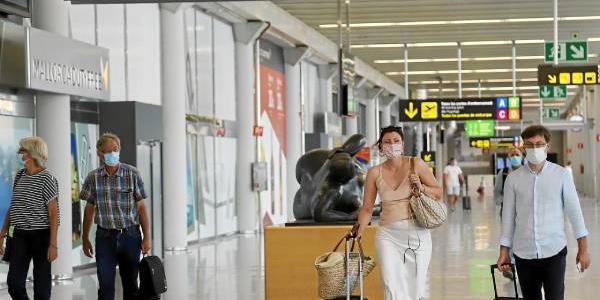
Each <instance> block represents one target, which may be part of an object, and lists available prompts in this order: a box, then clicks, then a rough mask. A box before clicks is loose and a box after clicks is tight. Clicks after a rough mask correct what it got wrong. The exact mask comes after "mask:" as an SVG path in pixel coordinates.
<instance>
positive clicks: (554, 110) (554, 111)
mask: <svg viewBox="0 0 600 300" xmlns="http://www.w3.org/2000/svg"><path fill="white" fill-rule="evenodd" d="M543 117H544V119H559V118H560V109H559V108H558V107H547V108H544V110H543Z"/></svg>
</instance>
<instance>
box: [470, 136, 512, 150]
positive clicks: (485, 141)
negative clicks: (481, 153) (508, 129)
mask: <svg viewBox="0 0 600 300" xmlns="http://www.w3.org/2000/svg"><path fill="white" fill-rule="evenodd" d="M469 145H470V146H471V148H480V149H488V148H512V147H519V146H520V145H521V137H520V136H512V137H510V136H509V137H506V136H495V137H471V138H469Z"/></svg>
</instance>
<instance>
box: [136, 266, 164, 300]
mask: <svg viewBox="0 0 600 300" xmlns="http://www.w3.org/2000/svg"><path fill="white" fill-rule="evenodd" d="M139 274H140V294H141V297H140V299H143V300H150V299H151V300H158V299H160V295H161V294H162V293H164V292H166V291H167V277H166V275H165V269H164V266H163V263H162V261H161V260H160V258H159V257H158V256H155V255H150V256H144V258H142V260H141V261H140V266H139Z"/></svg>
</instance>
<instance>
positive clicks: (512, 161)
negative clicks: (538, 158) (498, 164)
mask: <svg viewBox="0 0 600 300" xmlns="http://www.w3.org/2000/svg"><path fill="white" fill-rule="evenodd" d="M522 160H523V159H522V158H521V157H520V156H512V157H511V158H510V164H511V165H512V166H513V167H518V166H520V165H521V161H522Z"/></svg>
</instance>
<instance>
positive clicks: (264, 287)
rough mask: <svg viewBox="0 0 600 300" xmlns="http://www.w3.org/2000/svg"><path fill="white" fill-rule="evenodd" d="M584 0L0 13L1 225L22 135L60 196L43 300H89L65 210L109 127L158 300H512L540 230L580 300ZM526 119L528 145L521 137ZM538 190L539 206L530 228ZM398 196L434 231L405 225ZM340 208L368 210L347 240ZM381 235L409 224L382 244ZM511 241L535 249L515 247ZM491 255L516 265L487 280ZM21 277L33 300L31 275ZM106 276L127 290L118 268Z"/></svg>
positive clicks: (45, 6)
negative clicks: (38, 148) (34, 144)
mask: <svg viewBox="0 0 600 300" xmlns="http://www.w3.org/2000/svg"><path fill="white" fill-rule="evenodd" d="M599 4H600V2H598V0H521V1H515V0H507V1H496V0H419V1H414V0H272V1H251V0H250V1H228V0H225V1H205V0H197V1H194V0H189V1H185V2H174V1H172V0H169V1H165V0H162V1H161V0H67V1H65V0H0V28H1V29H0V224H1V223H2V222H4V219H5V218H6V216H7V212H8V211H9V208H10V207H11V201H13V199H17V197H15V198H13V187H14V186H13V183H14V182H16V181H18V180H19V179H18V178H17V179H16V178H15V177H16V174H17V172H18V171H19V169H20V168H22V166H21V163H22V161H21V159H20V158H19V156H17V152H19V153H21V152H22V145H20V141H21V140H22V139H23V138H26V137H31V136H38V137H41V138H42V139H43V140H44V141H45V143H46V144H47V148H48V160H47V166H46V167H47V169H48V171H49V172H50V173H51V174H52V175H53V176H54V177H55V178H56V180H57V182H58V195H59V196H58V209H59V211H60V225H59V226H58V231H57V245H55V246H54V245H52V246H53V247H54V248H56V249H57V250H56V251H57V259H56V260H54V261H53V262H52V270H51V274H52V299H60V300H63V299H98V288H99V281H98V276H97V266H96V259H95V257H88V256H86V255H84V251H83V248H84V245H85V240H86V239H85V235H86V233H85V229H84V226H83V224H84V212H85V210H86V205H88V204H89V203H88V202H86V201H85V200H81V198H85V197H84V196H85V191H84V190H83V189H84V182H86V177H87V176H88V174H90V172H92V171H93V170H95V169H97V168H102V169H104V168H105V167H106V166H105V164H106V163H107V162H106V161H105V158H104V156H102V155H101V153H100V152H99V151H98V150H99V149H97V148H96V147H97V145H96V142H97V141H98V139H99V138H100V137H101V136H102V134H104V133H106V132H110V133H113V134H116V135H117V136H118V137H119V138H120V145H119V151H120V160H119V165H120V164H129V165H132V166H134V167H135V168H137V170H138V173H137V174H139V176H140V177H141V181H142V182H143V188H144V190H145V194H146V195H145V196H146V197H145V199H144V203H145V209H146V211H147V214H148V222H149V223H148V227H149V228H148V233H147V234H146V232H145V231H144V239H146V238H148V239H149V240H150V241H151V242H150V246H151V249H150V251H149V253H148V254H149V255H150V256H156V257H158V258H160V260H161V261H162V267H164V273H165V277H166V283H167V289H166V291H164V292H163V293H161V295H160V299H168V300H171V299H173V300H175V299H176V300H180V299H219V300H221V299H223V300H230V299H231V300H233V299H268V300H271V299H273V300H279V299H303V300H305V299H350V298H346V297H347V293H348V291H347V290H348V289H350V290H352V291H351V292H350V293H351V294H352V295H354V296H359V295H360V294H361V287H362V294H363V295H364V299H369V300H378V299H380V300H415V299H423V300H459V299H461V300H462V299H478V300H479V299H495V297H496V299H500V297H508V298H502V299H523V290H525V292H526V293H527V291H528V290H526V289H524V288H522V282H523V281H524V280H527V279H526V278H527V277H526V275H524V274H525V273H522V271H521V270H524V269H519V268H521V267H522V268H525V262H524V261H526V260H531V261H533V260H539V259H542V258H547V257H549V256H548V255H542V257H540V255H541V253H546V251H545V250H546V249H547V247H550V246H548V243H549V242H548V243H547V241H548V240H552V241H554V242H556V240H558V241H559V242H557V243H564V240H566V245H567V246H566V247H567V254H566V260H565V261H566V266H565V267H564V269H565V271H564V272H565V276H564V287H565V290H564V299H568V300H591V299H597V298H596V297H598V293H600V286H598V282H600V267H599V266H600V238H598V236H599V234H600V210H599V204H600V178H599V177H600V127H596V122H597V121H596V118H599V117H600V104H596V101H600V88H599V87H600V73H599V69H598V64H599V57H598V56H599V55H600V5H599ZM536 125H541V126H543V128H545V130H547V131H544V132H542V133H540V132H541V131H537V133H536V134H537V135H534V137H536V136H537V137H541V138H542V141H541V142H539V141H538V142H532V139H531V138H532V137H531V136H528V135H527V133H525V134H523V135H522V133H523V132H524V130H525V129H527V128H532V127H530V126H536ZM533 128H538V127H533ZM398 133H401V135H399V134H398ZM543 133H547V134H548V135H547V136H545V135H544V134H543ZM392 135H394V136H397V137H399V138H400V140H390V136H392ZM386 137H387V138H386ZM379 140H381V144H377V142H378V141H379ZM540 143H541V144H540ZM538 150H539V151H538ZM540 155H543V157H542V158H541V159H540ZM409 157H415V158H416V159H414V160H412V159H409ZM409 162H414V165H413V164H411V166H413V167H414V168H416V169H415V170H416V171H415V172H416V174H417V176H416V177H417V181H418V182H417V183H414V182H413V178H412V177H411V175H410V174H412V172H411V171H410V167H409ZM538 165H540V166H543V168H542V169H540V170H537V171H536V169H535V166H538ZM396 167H397V168H396ZM532 168H533V169H532ZM550 168H554V169H551V170H554V171H553V172H561V173H560V174H568V175H565V176H564V177H560V176H554V175H553V174H555V173H552V175H548V174H549V172H550ZM457 170H458V171H457ZM545 170H548V171H547V172H546V173H545V174H544V171H545ZM388 172H391V173H388ZM512 172H515V173H514V174H512ZM367 174H369V176H367ZM519 175H520V176H522V177H526V176H531V178H534V179H532V181H531V185H528V184H527V182H526V181H524V180H523V181H520V182H519V179H517V178H519V177H518V176H519ZM544 175H545V177H544ZM373 177H377V179H374V178H373ZM549 177H553V178H549ZM558 177H560V178H561V179H557V178H558ZM527 178H529V177H527ZM544 178H545V179H544ZM403 179H405V181H403ZM527 180H529V179H527ZM538 180H555V181H557V180H562V181H561V183H562V188H560V189H558V188H557V189H556V190H557V191H558V192H556V193H553V192H549V189H552V188H554V187H551V186H550V185H549V184H548V183H546V184H544V183H542V182H538ZM388 182H390V183H388ZM391 183H394V184H391ZM505 183H506V184H505ZM15 184H16V183H15ZM394 186H397V187H396V188H395V189H394V188H393V187H394ZM401 187H402V188H401ZM571 187H572V188H571ZM373 188H376V189H377V190H376V191H375V190H374V189H373ZM388 188H389V191H388V192H385V191H384V189H388ZM405 188H406V190H407V191H408V192H407V195H408V197H407V198H406V202H405V203H406V206H402V207H404V208H403V209H405V210H406V212H408V215H409V217H408V218H407V219H401V220H400V219H398V220H396V221H393V220H392V221H393V222H391V221H390V219H391V217H390V216H393V215H394V213H398V210H396V211H394V209H396V208H397V207H401V205H404V204H397V203H396V204H394V205H398V206H393V205H392V204H390V203H391V202H393V201H396V199H392V200H393V201H391V202H390V201H388V200H390V199H389V198H387V197H390V196H389V195H391V194H393V193H398V192H399V191H402V190H403V189H405ZM517 188H522V189H524V190H526V192H519V191H517V190H515V189H517ZM541 189H546V190H545V191H543V190H541ZM432 190H434V192H432ZM506 190H509V191H510V192H509V193H505V191H506ZM513 190H514V192H513ZM378 191H379V192H378ZM436 191H439V194H436ZM571 191H572V193H570V192H571ZM511 193H512V194H511ZM432 195H433V196H432ZM435 195H438V196H435ZM507 195H513V196H507ZM540 195H541V196H540ZM383 198H386V199H385V200H384V199H383ZM436 199H437V200H436ZM547 199H558V201H562V202H560V205H557V206H552V207H556V209H559V210H560V213H559V214H558V218H555V219H552V220H551V221H548V219H549V218H550V217H549V215H551V213H553V212H551V211H550V210H551V208H549V207H550V206H547V205H550V204H545V203H544V200H546V201H550V200H547ZM416 201H421V202H423V203H426V204H427V205H434V206H435V205H439V206H435V207H434V208H435V209H434V208H430V209H429V210H425V212H424V213H429V214H433V215H435V216H436V217H437V216H441V217H440V218H441V221H440V222H439V223H436V224H434V225H431V224H430V223H427V222H425V221H422V220H423V219H422V218H425V217H422V215H421V214H420V212H419V209H423V208H419V207H417V206H416V205H413V203H414V202H416ZM428 201H429V202H428ZM432 203H433V204H432ZM505 204H506V205H505ZM363 205H364V206H363ZM395 207H396V208H395ZM432 207H433V206H432ZM386 208H387V209H386ZM503 209H504V210H505V211H502V210H503ZM563 209H564V213H563ZM507 211H508V212H507ZM529 211H533V213H532V214H531V215H527V213H528V212H529ZM359 214H360V216H361V218H363V217H362V216H366V214H369V215H370V214H372V215H373V217H372V219H369V220H367V221H366V222H365V223H364V224H363V223H361V224H363V225H362V226H361V227H360V230H361V231H360V232H361V238H360V241H361V244H362V247H354V246H352V247H349V246H350V244H352V242H351V240H347V242H348V243H345V242H344V237H348V234H349V233H352V232H355V231H353V225H355V224H358V223H359ZM522 215H524V217H523V216H522ZM581 216H582V218H581ZM501 217H504V218H513V219H514V222H510V221H506V220H504V221H503V220H502V219H501ZM136 218H137V220H138V221H139V222H141V220H140V219H139V217H137V216H136ZM429 218H432V217H431V215H429ZM563 219H564V224H565V225H564V226H562V225H556V226H551V225H549V224H550V223H556V224H562V222H563ZM581 219H582V220H583V221H584V224H585V225H583V226H584V227H582V224H583V223H581V222H579V221H578V220H581ZM361 220H363V221H364V219H361ZM436 220H437V219H436ZM511 220H512V219H511ZM369 221H370V222H369ZM427 221H430V220H427ZM361 222H362V221H361ZM519 222H527V223H526V225H520V223H519ZM398 224H400V225H402V226H409V227H407V228H413V229H402V230H399V229H398V230H399V231H398V232H400V231H401V234H404V235H402V241H401V242H397V241H399V240H400V238H399V236H400V235H398V236H392V234H391V233H390V232H392V229H390V228H396V227H393V226H396V225H397V226H400V225H398ZM407 224H409V225H407ZM398 228H399V227H398ZM515 228H516V229H515ZM548 228H559V229H560V230H559V231H557V232H550V233H549V235H552V236H553V237H549V236H548V235H544V233H546V234H548V232H549V229H548ZM582 228H583V229H582ZM97 229H98V227H97V225H96V224H94V225H92V227H91V232H90V234H89V235H90V240H92V244H94V243H95V242H94V241H95V239H94V237H96V232H97ZM115 229H118V230H121V229H122V228H115ZM563 229H564V230H563ZM102 230H104V229H102ZM394 230H397V229H394ZM515 231H516V232H515ZM394 232H395V231H394ZM411 232H412V233H411ZM415 232H416V233H415ZM507 232H508V233H507ZM540 232H542V233H541V234H540ZM582 232H585V233H583V234H582ZM413 233H414V234H416V235H414V236H413V235H412V234H413ZM121 234H123V231H122V230H121ZM386 234H389V235H390V236H389V237H387V239H388V241H396V242H393V243H391V244H385V245H384V244H383V242H382V240H386V238H384V237H382V236H384V235H386ZM398 234H400V233H398ZM9 235H10V234H9ZM146 235H147V236H146ZM429 235H431V241H429V240H428V236H429ZM406 236H408V244H407V245H406V240H405V239H406ZM507 236H508V240H507V238H506V237H507ZM513 236H514V239H513ZM523 236H525V237H529V236H531V239H532V241H531V242H529V243H530V245H531V247H533V249H534V250H533V252H534V254H533V256H534V257H527V259H522V258H519V257H522V256H523V255H525V254H524V253H526V251H525V250H523V249H525V248H526V247H525V246H523V247H520V245H529V244H527V243H528V241H525V242H524V240H526V238H523ZM396 238H397V240H394V239H396ZM553 238H554V239H553ZM357 240H358V239H357ZM338 241H340V242H341V244H338ZM355 241H356V240H355ZM394 243H395V244H394ZM501 243H502V247H504V248H502V249H507V247H508V248H510V247H511V246H510V245H507V243H508V244H512V245H513V246H514V247H513V248H512V250H511V251H513V254H512V255H511V257H513V258H514V260H511V261H508V263H509V264H510V262H516V266H517V268H518V270H517V271H516V272H512V271H510V272H502V271H500V270H498V269H494V268H493V266H494V265H497V262H498V259H499V256H500V253H501ZM582 243H584V244H587V245H586V247H587V253H588V255H589V260H590V261H591V264H590V266H589V268H587V269H586V270H584V271H583V272H581V268H582V267H581V266H582V262H581V261H579V263H577V260H578V259H580V254H581V253H578V250H580V251H582V250H581V249H586V247H584V246H582V245H583V244H582ZM336 244H338V246H339V247H336ZM95 246H96V245H94V247H95ZM560 246H561V248H562V247H564V245H560ZM386 247H388V248H386ZM334 248H335V249H336V250H334ZM392 248H393V249H395V250H394V251H396V252H398V253H400V254H399V255H398V257H397V258H398V259H397V260H394V259H391V258H390V257H389V256H388V255H391V254H389V253H391V252H385V251H384V250H385V249H388V250H389V249H392ZM49 249H50V248H49ZM358 249H360V251H359V250H358ZM427 249H429V250H430V251H431V257H430V259H429V258H428V257H429V255H428V252H427V251H429V250H427ZM542 249H544V250H542ZM557 249H558V248H557ZM332 250H333V251H332ZM390 251H391V250H390ZM329 252H338V253H333V254H331V253H329ZM346 252H348V253H346ZM382 253H383V254H385V255H383V254H382ZM507 253H508V252H507ZM546 254H547V253H546ZM554 254H556V252H554V253H552V255H554ZM13 255H14V254H13ZM336 255H338V256H336ZM536 255H537V257H535V256H536ZM557 255H558V254H557ZM334 256H335V257H334ZM360 257H362V259H361V258H360ZM552 257H554V256H552ZM141 258H142V257H140V259H141ZM334 258H335V259H337V260H334ZM403 260H404V261H403ZM346 262H347V263H348V266H346V265H345V263H346ZM11 263H12V260H11ZM394 263H395V264H397V266H395V265H393V264H394ZM10 265H11V264H9V263H8V262H5V261H2V262H0V299H11V296H10V295H9V286H10V284H9V282H10V281H9V280H8V279H9V276H8V273H9V267H10ZM396 267H397V268H396ZM359 269H361V270H362V272H359V271H358V270H359ZM390 270H391V271H390ZM523 272H524V271H523ZM117 273H118V272H117ZM361 273H362V276H361V275H360V274H361ZM390 274H392V275H390ZM27 278H28V280H27V284H26V286H27V292H28V293H29V297H31V298H33V295H34V281H33V268H30V269H29V274H28V277H27ZM360 278H362V281H361V280H360ZM394 280H396V281H394ZM142 281H143V280H142V278H141V275H140V284H143V283H142ZM396 283H397V284H396ZM540 285H541V283H540ZM115 286H116V297H115V299H125V300H127V297H125V298H124V296H123V284H122V283H121V279H120V276H119V275H118V274H117V277H116V280H115ZM544 287H546V285H545V286H544ZM544 293H550V291H544ZM409 295H410V296H409ZM510 297H512V298H510ZM544 297H545V298H544V299H551V297H550V296H548V295H546V296H544ZM148 299H150V298H148ZM352 299H359V298H352ZM541 299H542V298H540V300H541ZM557 299H558V298H557ZM561 299H562V298H561Z"/></svg>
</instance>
